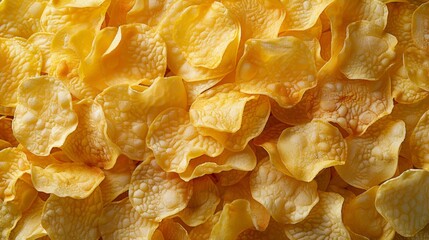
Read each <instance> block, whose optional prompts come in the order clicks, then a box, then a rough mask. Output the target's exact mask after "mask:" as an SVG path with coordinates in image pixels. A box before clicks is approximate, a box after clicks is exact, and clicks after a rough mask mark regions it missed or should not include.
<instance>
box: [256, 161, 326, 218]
mask: <svg viewBox="0 0 429 240" xmlns="http://www.w3.org/2000/svg"><path fill="white" fill-rule="evenodd" d="M279 189H281V191H279ZM250 190H251V192H252V197H253V198H254V199H255V200H256V201H258V202H260V203H261V204H262V205H264V206H265V207H266V208H267V210H268V211H269V212H270V214H271V216H272V217H273V218H274V219H275V220H276V221H277V222H279V223H282V224H290V223H291V224H294V223H297V222H300V221H302V220H304V219H305V218H306V217H307V215H308V214H309V213H310V211H311V209H312V208H313V207H314V206H315V205H316V204H317V202H318V201H319V196H318V194H317V184H316V182H314V181H312V182H309V183H307V182H302V181H299V180H296V179H294V178H292V177H289V176H287V175H285V174H283V173H281V172H279V171H277V170H276V168H275V167H274V166H273V165H272V164H271V162H269V161H266V160H265V161H263V162H261V163H259V164H258V166H257V167H256V169H255V170H254V171H253V172H252V173H251V175H250Z"/></svg>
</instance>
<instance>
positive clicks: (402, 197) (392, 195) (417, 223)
mask: <svg viewBox="0 0 429 240" xmlns="http://www.w3.org/2000/svg"><path fill="white" fill-rule="evenodd" d="M428 186H429V172H427V171H425V170H421V169H410V170H407V171H405V172H403V173H402V174H401V175H400V176H399V177H396V178H393V179H390V180H388V181H386V182H384V183H383V184H382V185H381V186H380V187H379V189H378V191H377V195H376V197H375V207H376V208H377V211H378V212H379V213H380V214H381V215H382V216H383V217H384V218H385V219H386V220H387V222H388V223H389V224H390V225H392V227H393V229H395V231H396V232H397V233H399V234H400V235H402V236H404V237H412V236H414V235H415V234H416V233H417V232H418V231H420V230H422V229H423V228H424V227H425V226H426V225H427V224H428V223H429V206H428V204H429V191H428Z"/></svg>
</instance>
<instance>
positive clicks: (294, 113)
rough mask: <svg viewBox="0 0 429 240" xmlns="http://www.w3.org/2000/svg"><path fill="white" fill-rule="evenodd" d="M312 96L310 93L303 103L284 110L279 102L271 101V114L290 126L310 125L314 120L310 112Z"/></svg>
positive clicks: (305, 95) (306, 94)
mask: <svg viewBox="0 0 429 240" xmlns="http://www.w3.org/2000/svg"><path fill="white" fill-rule="evenodd" d="M310 96H311V94H310V93H308V92H306V93H304V95H303V96H302V99H301V101H300V102H298V103H297V104H296V105H295V106H293V107H291V108H282V107H281V106H280V105H279V104H278V103H277V102H275V101H272V100H271V101H270V103H271V114H272V115H273V116H274V117H275V118H276V119H278V120H279V121H281V122H283V123H286V124H289V125H298V124H304V123H308V122H310V121H311V119H312V117H311V112H310V111H309V110H310V107H311V104H310V101H309V100H310Z"/></svg>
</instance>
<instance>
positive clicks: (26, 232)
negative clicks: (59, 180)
mask: <svg viewBox="0 0 429 240" xmlns="http://www.w3.org/2000/svg"><path fill="white" fill-rule="evenodd" d="M44 205H45V202H44V201H43V200H42V199H41V198H39V197H37V198H36V200H35V201H34V202H33V204H32V205H31V208H30V209H28V210H27V211H25V212H24V213H23V214H22V218H21V219H20V220H19V221H18V223H17V224H16V226H15V228H14V229H13V230H12V232H11V233H10V239H39V238H40V237H43V236H46V235H47V232H46V230H45V229H44V228H43V227H42V223H41V219H42V212H43V207H44Z"/></svg>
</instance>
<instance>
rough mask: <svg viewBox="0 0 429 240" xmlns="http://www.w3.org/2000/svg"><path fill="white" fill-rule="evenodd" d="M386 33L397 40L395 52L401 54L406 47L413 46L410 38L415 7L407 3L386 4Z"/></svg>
mask: <svg viewBox="0 0 429 240" xmlns="http://www.w3.org/2000/svg"><path fill="white" fill-rule="evenodd" d="M387 6H388V9H389V15H388V18H387V25H386V32H388V33H390V34H393V35H394V36H395V37H396V38H397V39H398V45H397V46H396V51H397V52H398V53H403V52H404V51H405V50H406V49H407V48H408V47H410V46H412V45H414V43H413V39H412V36H411V31H412V27H411V25H412V15H413V12H414V11H415V10H416V8H417V6H415V5H414V4H410V3H408V2H403V3H402V2H401V3H391V4H388V5H387Z"/></svg>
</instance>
